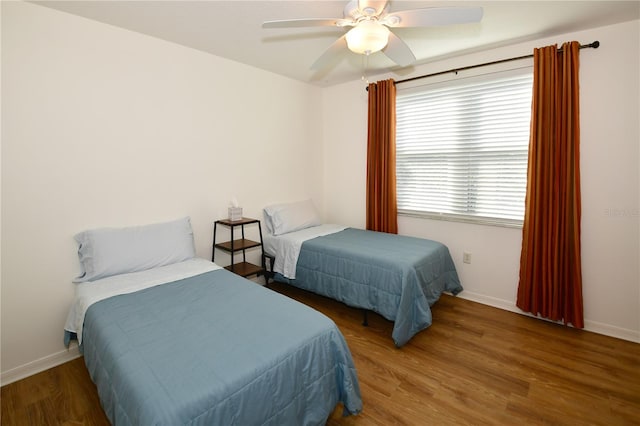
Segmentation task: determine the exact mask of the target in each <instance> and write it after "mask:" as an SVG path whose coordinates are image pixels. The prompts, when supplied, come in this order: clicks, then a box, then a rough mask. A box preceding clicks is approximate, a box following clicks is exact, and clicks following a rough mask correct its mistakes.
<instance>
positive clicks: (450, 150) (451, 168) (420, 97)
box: [396, 68, 533, 226]
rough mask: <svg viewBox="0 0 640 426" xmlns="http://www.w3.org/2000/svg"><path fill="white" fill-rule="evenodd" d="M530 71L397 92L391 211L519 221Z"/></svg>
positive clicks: (502, 222)
mask: <svg viewBox="0 0 640 426" xmlns="http://www.w3.org/2000/svg"><path fill="white" fill-rule="evenodd" d="M532 84H533V76H532V72H531V69H530V68H527V69H525V70H524V71H523V70H515V71H513V70H512V71H509V72H501V73H493V74H491V75H490V76H481V77H474V78H468V79H464V80H457V81H450V82H444V83H438V84H433V85H423V86H419V87H413V88H409V89H401V90H398V96H397V101H396V112H397V134H396V162H397V164H396V173H397V192H398V212H399V213H400V214H405V215H420V216H426V217H431V218H436V217H437V218H442V219H448V220H461V221H471V222H477V223H488V224H499V225H505V226H521V225H522V220H523V218H524V198H525V192H526V180H527V153H528V145H529V123H530V118H531V90H532Z"/></svg>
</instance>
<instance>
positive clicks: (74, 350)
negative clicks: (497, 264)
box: [0, 345, 80, 386]
mask: <svg viewBox="0 0 640 426" xmlns="http://www.w3.org/2000/svg"><path fill="white" fill-rule="evenodd" d="M79 356H80V350H79V349H78V346H77V345H74V346H70V347H69V349H68V350H64V351H60V352H58V353H55V354H52V355H48V356H45V357H43V358H40V359H37V360H35V361H32V362H29V363H27V364H24V365H21V366H19V367H16V368H12V369H11V370H7V371H3V372H2V373H1V374H0V386H4V385H8V384H9V383H13V382H15V381H18V380H20V379H24V378H25V377H29V376H32V375H34V374H37V373H40V372H41V371H45V370H48V369H50V368H53V367H56V366H58V365H60V364H64V363H65V362H68V361H71V360H73V359H76V358H78V357H79Z"/></svg>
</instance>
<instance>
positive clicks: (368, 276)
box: [271, 228, 463, 347]
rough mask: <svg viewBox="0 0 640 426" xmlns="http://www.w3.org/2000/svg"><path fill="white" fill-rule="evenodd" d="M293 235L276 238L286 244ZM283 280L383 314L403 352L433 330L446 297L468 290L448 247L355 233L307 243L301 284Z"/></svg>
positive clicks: (301, 264)
mask: <svg viewBox="0 0 640 426" xmlns="http://www.w3.org/2000/svg"><path fill="white" fill-rule="evenodd" d="M287 235H288V234H285V235H283V236H279V237H272V238H276V239H282V240H285V239H287V238H289V237H287ZM277 246H278V245H277V244H275V243H272V244H271V247H277ZM271 254H272V255H274V256H275V257H276V259H277V258H278V256H279V253H271ZM277 277H278V278H277V279H279V280H281V281H285V282H288V283H290V284H292V285H294V286H297V287H300V288H303V289H305V290H309V291H312V292H315V293H318V294H321V295H323V296H327V297H331V298H333V299H336V300H339V301H341V302H343V303H345V304H347V305H350V306H353V307H357V308H363V309H367V310H372V311H375V312H377V313H379V314H381V315H382V316H384V317H385V318H387V319H388V320H391V321H393V322H394V327H393V332H392V338H393V341H394V343H395V344H396V346H398V347H400V346H403V345H404V344H406V343H407V342H408V341H409V340H410V339H411V337H413V336H414V335H415V334H416V333H418V332H419V331H421V330H424V329H425V328H427V327H429V326H430V325H431V323H432V316H431V309H430V307H431V306H432V305H433V304H434V303H435V302H436V301H437V300H438V299H439V298H440V296H441V295H442V293H443V292H449V293H451V294H454V295H455V294H458V293H459V292H461V291H462V290H463V288H462V285H461V284H460V279H459V277H458V274H457V271H456V268H455V264H454V262H453V259H452V258H451V255H450V253H449V249H448V248H447V247H446V246H445V245H444V244H442V243H440V242H437V241H432V240H428V239H423V238H415V237H408V236H402V235H395V234H388V233H383V232H374V231H365V230H362V229H355V228H347V229H344V230H342V231H338V232H334V233H330V234H327V235H322V236H317V237H313V238H310V239H306V240H305V241H304V242H302V244H301V245H300V251H299V253H298V256H297V262H296V273H295V279H289V278H287V277H286V276H283V275H282V274H279V275H277Z"/></svg>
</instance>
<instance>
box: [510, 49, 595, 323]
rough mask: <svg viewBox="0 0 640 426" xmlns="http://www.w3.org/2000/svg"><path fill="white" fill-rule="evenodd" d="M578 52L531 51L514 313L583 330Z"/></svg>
mask: <svg viewBox="0 0 640 426" xmlns="http://www.w3.org/2000/svg"><path fill="white" fill-rule="evenodd" d="M579 49H580V45H579V43H577V42H570V43H565V44H564V45H563V46H562V50H560V51H559V50H558V49H557V46H555V45H554V46H548V47H544V48H540V49H535V51H534V59H533V61H534V74H533V100H532V111H531V134H530V141H529V164H528V169H527V195H526V201H525V217H524V225H523V229H522V252H521V255H520V282H519V285H518V299H517V303H516V304H517V306H518V307H519V308H520V309H522V310H523V311H526V312H531V313H533V314H535V315H540V316H542V317H544V318H548V319H551V320H555V321H563V322H564V323H565V324H572V325H573V326H574V327H577V328H583V327H584V319H583V308H582V267H581V259H580V214H581V212H580V209H581V207H580V206H581V204H580V114H579V109H578V106H579V87H578V68H579Z"/></svg>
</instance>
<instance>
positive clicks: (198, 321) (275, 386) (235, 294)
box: [67, 269, 362, 425]
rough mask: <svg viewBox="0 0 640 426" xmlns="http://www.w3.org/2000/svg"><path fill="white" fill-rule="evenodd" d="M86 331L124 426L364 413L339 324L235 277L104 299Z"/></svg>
mask: <svg viewBox="0 0 640 426" xmlns="http://www.w3.org/2000/svg"><path fill="white" fill-rule="evenodd" d="M188 275H190V274H188ZM83 322H84V324H83V325H84V326H83V331H82V345H81V349H82V351H83V353H84V357H85V363H86V365H87V369H88V371H89V374H90V375H91V378H92V380H93V381H94V382H95V383H96V386H97V389H98V393H99V396H100V401H101V403H102V406H103V408H104V410H105V412H106V414H107V416H108V418H109V420H110V421H111V422H112V423H113V424H118V425H142V424H144V425H152V424H153V425H181V424H192V425H197V424H203V425H204V424H208V425H210V424H220V425H223V424H224V425H234V424H237V425H262V424H265V425H285V424H292V425H294V424H295V425H314V424H318V425H319V424H324V423H325V422H326V420H327V417H328V416H329V414H330V413H331V412H332V411H333V410H334V409H335V407H336V405H337V404H338V403H339V402H341V403H342V404H343V405H344V413H345V414H356V413H358V412H359V411H360V410H361V409H362V400H361V397H360V390H359V385H358V379H357V374H356V370H355V367H354V365H353V360H352V358H351V353H350V351H349V348H348V346H347V344H346V342H345V340H344V338H343V336H342V334H341V333H340V331H339V330H338V328H337V326H336V325H335V324H334V323H333V321H332V320H330V319H329V318H327V317H326V316H324V315H322V314H321V313H319V312H317V311H315V310H313V309H311V308H309V307H307V306H304V305H302V304H300V303H298V302H296V301H294V300H291V299H289V298H287V297H284V296H282V295H279V294H277V293H275V292H272V291H270V290H268V289H265V288H263V287H261V286H259V285H257V284H256V283H253V282H251V281H248V280H246V279H244V278H241V277H239V276H237V275H235V274H233V273H231V272H229V271H226V270H224V269H215V270H211V271H208V272H203V273H198V274H196V275H191V276H187V277H186V278H182V279H177V280H175V281H171V282H168V283H164V284H154V285H152V286H150V287H148V288H144V289H140V290H136V291H133V292H128V293H124V294H117V295H114V296H111V297H107V298H103V299H101V300H99V301H97V302H94V303H92V304H91V305H90V306H89V307H88V308H87V309H86V314H85V316H84V321H83ZM67 331H72V330H67Z"/></svg>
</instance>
